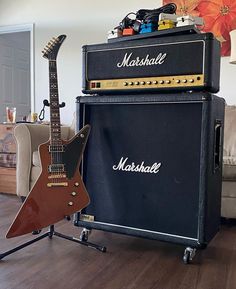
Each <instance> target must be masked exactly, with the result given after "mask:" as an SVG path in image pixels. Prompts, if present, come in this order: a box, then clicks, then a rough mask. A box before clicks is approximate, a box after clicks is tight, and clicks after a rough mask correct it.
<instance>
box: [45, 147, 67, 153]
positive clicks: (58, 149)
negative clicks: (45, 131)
mask: <svg viewBox="0 0 236 289" xmlns="http://www.w3.org/2000/svg"><path fill="white" fill-rule="evenodd" d="M48 151H49V152H50V153H63V152H64V151H65V146H64V145H49V146H48Z"/></svg>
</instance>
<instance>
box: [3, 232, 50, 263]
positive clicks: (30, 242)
mask: <svg viewBox="0 0 236 289" xmlns="http://www.w3.org/2000/svg"><path fill="white" fill-rule="evenodd" d="M48 236H49V233H48V232H47V233H45V234H43V235H41V236H39V237H37V238H35V239H33V240H31V241H28V242H26V243H23V244H21V245H19V246H17V247H15V248H13V249H11V250H9V251H6V252H4V253H1V254H0V260H2V259H3V258H5V257H6V256H8V255H11V254H13V253H15V252H17V251H19V250H21V249H23V248H25V247H27V246H29V245H31V244H33V243H35V242H38V241H39V240H41V239H44V238H46V237H48Z"/></svg>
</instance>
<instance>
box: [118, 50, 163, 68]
mask: <svg viewBox="0 0 236 289" xmlns="http://www.w3.org/2000/svg"><path fill="white" fill-rule="evenodd" d="M132 55H133V53H132V52H131V53H130V54H128V53H125V56H124V58H123V60H122V62H118V63H117V67H119V68H121V67H133V66H150V65H161V64H163V63H164V62H165V59H166V56H167V54H166V53H159V54H158V55H157V57H153V58H150V56H149V54H147V55H146V57H145V58H140V57H136V58H133V59H132Z"/></svg>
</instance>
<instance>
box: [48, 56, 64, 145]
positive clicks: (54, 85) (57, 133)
mask: <svg viewBox="0 0 236 289" xmlns="http://www.w3.org/2000/svg"><path fill="white" fill-rule="evenodd" d="M49 89H50V143H51V145H53V146H54V145H60V144H61V143H62V141H61V121H60V108H59V96H58V82H57V63H56V61H55V60H49Z"/></svg>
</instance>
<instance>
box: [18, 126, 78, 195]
mask: <svg viewBox="0 0 236 289" xmlns="http://www.w3.org/2000/svg"><path fill="white" fill-rule="evenodd" d="M74 134H75V132H74V122H73V123H72V125H71V126H70V127H69V126H62V128H61V136H62V139H65V140H68V139H70V138H71V137H72V136H73V135H74ZM14 136H15V139H16V145H17V161H16V194H17V195H18V196H19V197H21V199H22V200H24V198H25V197H26V196H27V195H28V193H29V191H30V190H31V188H32V187H33V185H34V183H35V181H36V180H37V178H38V176H39V174H40V171H41V167H40V166H41V165H40V160H39V154H38V147H39V145H40V144H42V143H44V142H46V141H48V139H49V125H44V124H28V123H21V124H17V125H16V126H15V129H14Z"/></svg>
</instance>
